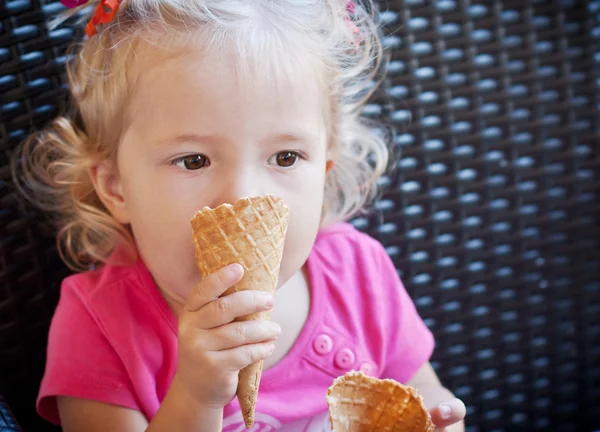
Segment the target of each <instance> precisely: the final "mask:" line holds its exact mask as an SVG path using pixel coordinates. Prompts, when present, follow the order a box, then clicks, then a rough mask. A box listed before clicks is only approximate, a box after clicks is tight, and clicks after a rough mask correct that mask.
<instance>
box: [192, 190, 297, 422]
mask: <svg viewBox="0 0 600 432" xmlns="http://www.w3.org/2000/svg"><path fill="white" fill-rule="evenodd" d="M289 212H290V211H289V208H288V206H287V205H286V204H285V203H284V202H283V200H282V199H280V198H278V197H275V196H273V195H266V196H263V197H252V198H241V199H239V200H237V201H236V202H235V203H233V204H223V205H220V206H218V207H216V208H214V209H211V208H208V207H205V208H203V209H202V210H200V211H198V212H197V213H196V214H195V215H194V217H193V218H192V221H191V224H192V231H193V240H194V245H195V248H196V263H197V265H198V269H199V270H200V274H201V276H202V277H203V278H204V277H207V276H208V275H210V274H212V273H214V272H215V271H217V270H219V269H221V268H223V267H225V266H227V265H229V264H234V263H237V264H240V265H242V267H244V277H243V278H242V280H241V281H240V282H238V283H237V284H235V285H234V286H232V287H231V288H230V289H228V290H227V291H226V292H225V294H224V295H229V294H232V293H234V292H237V291H242V290H259V291H267V292H269V293H271V294H273V295H274V294H275V290H276V288H277V281H278V277H279V269H280V265H281V258H282V255H283V247H284V243H285V235H286V232H287V228H288V219H289ZM270 316H271V313H270V311H268V312H259V313H255V314H252V315H248V316H245V317H242V318H240V320H242V321H250V320H268V319H270ZM262 370H263V362H262V361H259V362H257V363H254V364H251V365H250V366H248V367H246V368H244V369H242V370H241V371H240V372H239V376H238V378H239V380H238V388H237V393H236V394H237V398H238V400H239V403H240V408H241V410H242V415H243V417H244V422H245V424H246V427H247V428H250V427H252V425H253V424H254V415H255V408H256V400H257V396H258V387H259V384H260V379H261V376H262Z"/></svg>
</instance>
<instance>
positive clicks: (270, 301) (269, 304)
mask: <svg viewBox="0 0 600 432" xmlns="http://www.w3.org/2000/svg"><path fill="white" fill-rule="evenodd" d="M262 295H263V296H264V298H265V306H266V307H268V308H272V307H273V304H274V302H273V296H272V295H271V294H269V293H268V292H263V293H262Z"/></svg>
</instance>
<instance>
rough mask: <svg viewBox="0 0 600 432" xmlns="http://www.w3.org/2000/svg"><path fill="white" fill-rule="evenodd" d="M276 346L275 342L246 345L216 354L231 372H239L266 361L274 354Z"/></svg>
mask: <svg viewBox="0 0 600 432" xmlns="http://www.w3.org/2000/svg"><path fill="white" fill-rule="evenodd" d="M273 351H275V344H274V343H273V342H262V343H258V344H252V345H244V346H240V347H237V348H232V349H230V350H226V351H218V352H216V353H215V354H217V355H218V358H219V360H220V362H221V364H223V365H224V366H226V367H228V369H229V371H230V372H239V371H240V370H242V369H244V368H245V367H246V366H249V365H251V364H252V363H256V362H257V361H260V360H264V359H266V358H267V357H269V356H270V355H271V354H273Z"/></svg>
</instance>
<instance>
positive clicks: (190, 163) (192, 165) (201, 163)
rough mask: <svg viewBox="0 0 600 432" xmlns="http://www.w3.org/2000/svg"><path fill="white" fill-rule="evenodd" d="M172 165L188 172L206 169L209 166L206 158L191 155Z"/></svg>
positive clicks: (199, 155)
mask: <svg viewBox="0 0 600 432" xmlns="http://www.w3.org/2000/svg"><path fill="white" fill-rule="evenodd" d="M173 164H174V165H177V166H181V167H182V168H185V169H186V170H189V171H195V170H199V169H202V168H206V167H207V166H209V165H210V161H209V160H208V158H207V157H206V156H204V155H201V154H193V155H188V156H184V157H182V158H179V159H177V160H175V161H174V163H173Z"/></svg>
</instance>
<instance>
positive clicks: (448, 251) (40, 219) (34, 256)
mask: <svg viewBox="0 0 600 432" xmlns="http://www.w3.org/2000/svg"><path fill="white" fill-rule="evenodd" d="M381 7H382V9H383V11H384V12H383V13H382V14H381V19H382V21H383V22H384V23H385V24H386V38H385V44H386V47H387V49H388V50H390V51H391V57H392V59H391V63H390V64H389V67H388V69H387V76H386V80H385V83H384V88H383V89H382V90H381V91H380V92H379V93H378V94H377V95H376V97H375V98H374V99H373V103H372V104H371V105H369V107H368V109H367V113H369V115H373V116H376V117H378V118H380V119H382V120H384V121H385V122H386V123H387V124H388V125H392V126H394V128H395V129H396V138H395V150H396V153H397V155H398V157H399V162H398V169H397V170H396V171H395V172H394V173H393V174H392V175H390V176H388V177H386V178H385V179H384V182H385V183H387V186H388V187H387V192H386V193H385V194H384V195H383V197H382V198H381V199H380V200H378V201H377V203H376V206H375V207H376V211H375V212H374V213H373V214H371V215H369V216H366V217H361V218H358V219H356V220H355V221H354V223H355V225H356V226H357V227H359V228H360V229H362V230H365V231H366V232H368V233H369V234H371V235H373V236H374V237H376V238H377V239H379V240H380V241H381V242H382V243H383V244H384V245H385V246H386V247H387V251H388V252H389V254H390V256H392V258H393V259H394V262H395V264H396V265H397V267H398V269H399V272H400V274H401V276H402V278H403V280H404V282H405V285H406V286H407V288H408V290H409V291H410V293H411V295H412V297H413V298H414V300H415V302H416V304H417V307H418V308H419V312H420V313H421V315H422V316H423V317H424V318H425V320H426V322H427V324H428V325H429V326H430V328H431V329H432V330H433V331H434V333H435V335H436V338H437V349H436V352H435V354H434V359H433V364H434V366H435V367H436V369H437V371H438V373H439V374H440V376H441V378H442V379H443V381H444V382H445V383H446V384H447V385H448V386H449V387H450V388H451V389H452V390H453V391H454V392H455V393H456V394H457V395H458V396H459V397H461V398H463V399H464V400H465V402H466V403H467V405H468V416H467V425H468V427H467V430H468V431H470V432H475V431H483V430H493V431H503V430H506V431H513V430H527V431H529V430H564V431H586V430H591V429H592V428H593V427H596V428H600V409H598V407H599V406H600V320H599V318H598V317H600V197H599V190H598V184H599V177H600V152H599V140H598V132H599V130H600V118H599V116H600V114H599V110H598V104H599V103H600V49H599V47H600V1H598V0H593V1H592V0H589V1H575V0H571V1H569V0H561V1H559V0H518V1H517V0H505V1H500V0H485V1H484V0H480V1H466V0H463V1H458V0H435V1H434V0H403V1H392V0H390V1H386V2H381ZM59 10H61V6H60V5H59V3H58V2H57V1H52V0H6V1H4V2H3V3H2V5H0V121H1V122H0V393H3V394H4V395H5V397H6V398H7V400H8V401H9V403H10V405H11V407H12V408H13V411H14V412H15V414H16V417H17V418H18V419H19V421H20V422H21V424H22V426H23V427H24V429H25V430H35V431H42V430H52V428H50V427H49V426H48V425H47V424H45V423H43V422H42V421H41V420H40V419H39V418H37V417H36V415H35V414H34V405H33V404H34V400H35V395H36V391H37V387H38V384H39V380H40V378H41V375H42V372H43V366H44V352H45V344H46V332H47V329H48V325H49V320H50V318H51V315H52V312H53V309H54V307H55V305H56V302H57V298H58V286H59V285H58V284H59V282H60V280H61V279H62V278H63V277H64V276H65V275H66V274H67V273H66V270H65V268H64V266H62V264H61V263H60V261H59V260H58V258H57V255H56V251H55V249H54V241H53V238H52V234H51V231H50V230H49V229H48V228H47V226H46V220H45V218H44V216H43V215H41V214H39V213H37V212H35V211H34V210H31V209H19V207H18V205H17V202H16V200H15V196H14V194H13V190H12V188H11V185H10V173H9V168H8V161H9V155H10V152H11V149H12V148H14V146H15V145H16V144H17V143H18V142H19V141H20V140H22V139H23V138H24V137H25V136H26V134H27V133H29V131H30V129H31V128H32V127H41V126H42V125H43V124H44V123H45V122H47V121H48V120H49V119H50V118H52V117H54V116H55V115H56V114H57V113H59V112H61V111H63V110H64V109H65V107H64V103H65V102H64V101H65V90H64V84H65V77H64V73H63V65H64V57H63V56H64V53H65V49H66V46H67V44H68V43H69V42H71V41H72V40H73V38H74V37H76V34H75V33H74V32H73V31H72V30H70V29H69V28H63V29H60V30H56V31H54V32H48V31H47V30H46V28H45V26H44V22H45V20H47V19H48V18H49V17H50V16H52V15H53V14H55V13H56V12H57V11H59Z"/></svg>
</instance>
